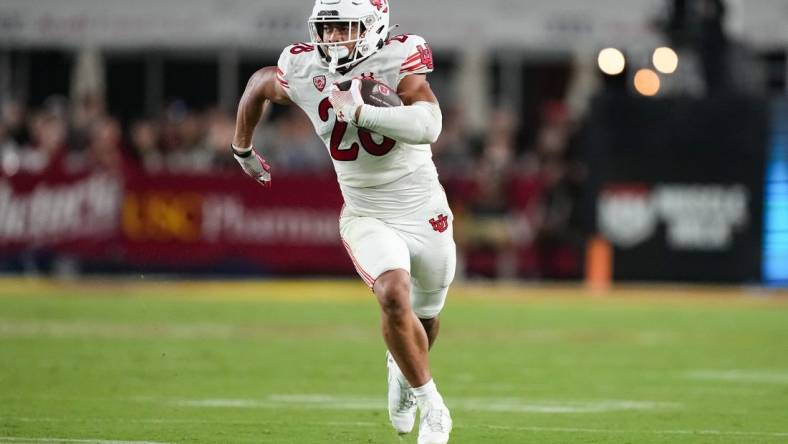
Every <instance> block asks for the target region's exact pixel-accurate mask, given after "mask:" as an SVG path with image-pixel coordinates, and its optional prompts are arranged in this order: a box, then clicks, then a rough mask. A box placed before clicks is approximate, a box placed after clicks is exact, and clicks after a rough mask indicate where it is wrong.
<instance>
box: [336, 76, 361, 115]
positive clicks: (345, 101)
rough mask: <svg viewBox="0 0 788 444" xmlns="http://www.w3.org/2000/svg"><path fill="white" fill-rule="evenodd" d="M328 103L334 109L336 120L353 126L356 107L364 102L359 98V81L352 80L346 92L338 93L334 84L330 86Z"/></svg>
mask: <svg viewBox="0 0 788 444" xmlns="http://www.w3.org/2000/svg"><path fill="white" fill-rule="evenodd" d="M328 101H329V102H331V105H332V106H333V107H334V112H335V113H336V115H337V120H339V121H340V122H347V123H352V124H353V125H355V124H356V112H357V110H358V107H360V106H361V105H363V104H364V100H363V99H362V98H361V80H359V79H358V78H355V79H353V80H352V81H351V82H350V88H349V89H348V90H347V91H340V90H339V87H337V85H336V83H335V84H334V85H332V86H331V95H330V96H328Z"/></svg>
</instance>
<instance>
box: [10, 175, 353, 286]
mask: <svg viewBox="0 0 788 444" xmlns="http://www.w3.org/2000/svg"><path fill="white" fill-rule="evenodd" d="M341 206H342V197H341V195H340V192H339V187H338V185H337V183H336V179H335V178H334V177H333V176H332V175H324V176H317V177H316V176H287V177H278V178H277V177H274V182H273V187H272V188H271V189H268V190H266V189H263V188H262V187H260V186H259V185H257V184H256V183H254V182H253V181H251V180H250V179H248V178H247V177H245V176H243V175H239V174H224V175H214V174H211V175H173V174H158V175H150V174H144V173H139V172H131V173H127V174H126V175H124V176H121V177H118V176H110V175H106V174H95V173H94V174H77V175H70V174H65V173H57V174H48V175H46V176H29V175H18V176H13V177H10V178H9V177H5V178H0V254H2V255H3V256H8V255H13V254H16V253H19V252H21V251H23V250H26V249H33V248H46V249H48V250H50V251H53V252H54V253H58V252H62V253H64V254H70V255H73V256H76V257H80V258H82V259H85V260H91V261H94V262H95V261H109V262H111V263H114V264H121V265H122V264H128V265H131V266H150V267H171V268H173V269H178V268H183V269H188V268H189V267H202V268H205V267H210V266H211V265H219V264H224V265H226V264H238V265H253V266H254V267H255V268H257V269H259V270H261V271H266V272H273V273H309V272H321V273H335V272H341V273H345V272H347V273H352V272H353V266H352V263H351V261H350V259H349V258H348V257H347V253H346V252H345V250H344V248H343V247H342V244H341V242H340V239H339V220H338V217H339V211H340V208H341Z"/></svg>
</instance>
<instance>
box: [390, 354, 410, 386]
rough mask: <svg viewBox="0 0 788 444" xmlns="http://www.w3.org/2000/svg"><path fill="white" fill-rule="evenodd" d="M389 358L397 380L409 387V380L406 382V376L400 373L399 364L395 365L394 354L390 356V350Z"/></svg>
mask: <svg viewBox="0 0 788 444" xmlns="http://www.w3.org/2000/svg"><path fill="white" fill-rule="evenodd" d="M389 358H390V359H391V362H392V363H393V364H394V368H395V369H396V370H397V371H396V372H395V373H394V374H395V375H396V377H397V381H399V383H400V384H402V386H403V387H410V382H408V378H406V377H405V375H403V374H402V370H400V368H399V365H397V361H395V360H394V356H391V352H389Z"/></svg>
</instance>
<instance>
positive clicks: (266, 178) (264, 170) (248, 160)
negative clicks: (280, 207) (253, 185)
mask: <svg viewBox="0 0 788 444" xmlns="http://www.w3.org/2000/svg"><path fill="white" fill-rule="evenodd" d="M230 146H231V148H232V150H233V157H235V160H237V161H238V163H239V164H241V168H243V170H244V172H245V173H246V174H248V175H249V176H250V177H251V178H252V179H254V180H256V181H257V182H258V183H259V184H260V185H262V186H263V187H265V188H271V167H270V166H269V165H268V164H267V163H266V161H265V159H263V158H262V157H261V156H260V155H259V154H257V151H255V150H254V147H249V148H245V149H244V148H238V147H236V146H235V145H230Z"/></svg>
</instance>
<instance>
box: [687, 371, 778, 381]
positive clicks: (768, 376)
mask: <svg viewBox="0 0 788 444" xmlns="http://www.w3.org/2000/svg"><path fill="white" fill-rule="evenodd" d="M684 376H685V377H686V378H688V379H695V380H701V381H726V382H752V383H761V384H788V371H784V370H783V371H779V370H739V369H731V370H692V371H688V372H686V373H685V374H684Z"/></svg>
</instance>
